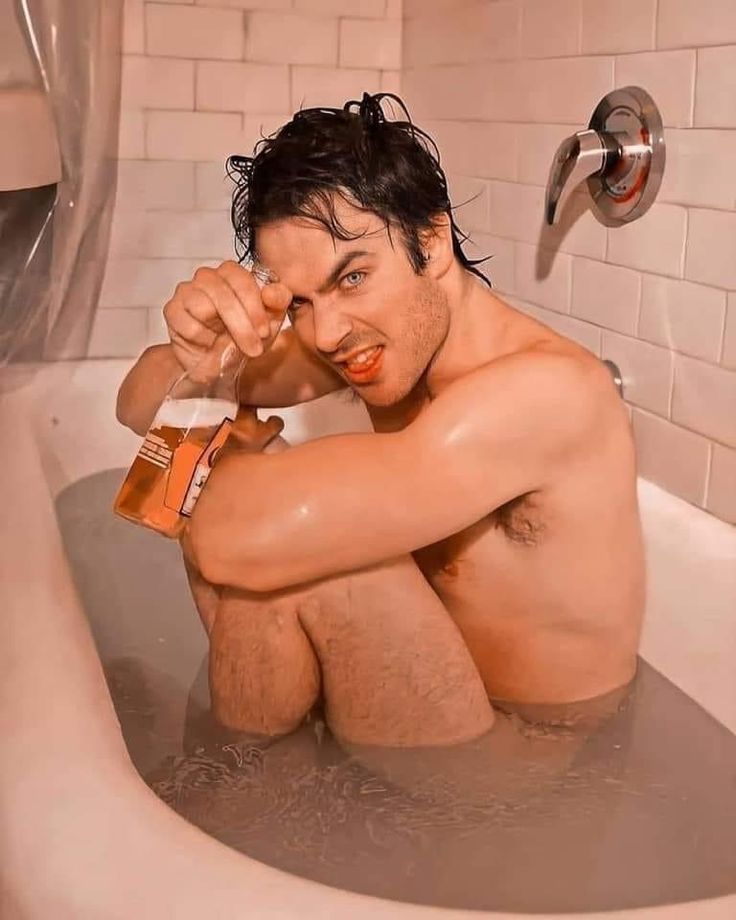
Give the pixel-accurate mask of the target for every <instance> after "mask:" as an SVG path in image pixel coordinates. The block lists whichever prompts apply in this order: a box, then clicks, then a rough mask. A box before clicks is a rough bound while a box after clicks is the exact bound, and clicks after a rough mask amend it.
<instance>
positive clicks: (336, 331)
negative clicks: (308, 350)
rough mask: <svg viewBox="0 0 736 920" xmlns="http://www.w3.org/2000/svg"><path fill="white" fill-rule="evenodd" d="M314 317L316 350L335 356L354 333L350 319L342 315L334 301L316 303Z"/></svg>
mask: <svg viewBox="0 0 736 920" xmlns="http://www.w3.org/2000/svg"><path fill="white" fill-rule="evenodd" d="M312 316H313V319H314V346H315V348H316V349H317V350H318V351H321V352H323V353H324V354H326V355H330V354H333V353H334V352H336V351H337V350H338V348H339V347H340V344H341V342H343V341H344V339H345V338H346V336H348V335H350V332H351V331H352V328H353V326H352V323H351V322H350V319H349V318H348V317H347V316H344V315H343V314H342V313H340V311H339V309H338V308H337V306H336V305H335V303H334V301H333V302H330V301H315V302H314V304H313V310H312Z"/></svg>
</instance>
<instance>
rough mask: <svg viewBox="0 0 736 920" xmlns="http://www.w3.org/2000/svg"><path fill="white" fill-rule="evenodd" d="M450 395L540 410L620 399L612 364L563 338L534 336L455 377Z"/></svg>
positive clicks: (593, 407)
mask: <svg viewBox="0 0 736 920" xmlns="http://www.w3.org/2000/svg"><path fill="white" fill-rule="evenodd" d="M446 392H447V395H448V396H450V394H451V393H452V396H453V398H454V399H455V400H457V399H462V398H463V397H464V396H466V397H469V398H470V399H471V400H472V402H474V403H476V404H478V405H479V406H482V405H486V406H487V407H489V408H490V407H491V406H492V407H494V411H499V409H503V407H506V411H513V412H514V413H516V414H518V413H524V412H529V413H532V414H533V415H535V416H538V415H550V414H551V415H552V416H561V415H568V416H569V415H570V414H571V413H573V414H575V415H576V416H577V418H578V419H579V420H584V419H585V417H586V413H587V412H590V413H594V412H596V411H600V410H601V409H602V408H604V407H605V406H611V407H613V406H616V405H617V404H618V403H619V402H620V400H619V398H618V392H617V390H616V388H615V386H614V383H613V379H612V377H611V374H610V372H609V370H608V368H607V367H606V366H605V365H604V364H603V362H602V361H600V360H599V359H598V358H597V357H596V356H595V355H593V354H592V353H591V352H589V351H588V350H587V349H585V348H583V347H582V346H579V345H577V344H576V343H574V342H570V341H568V340H566V339H563V338H561V337H557V336H555V337H553V338H547V337H545V338H541V339H538V340H533V341H530V342H529V343H528V344H527V345H526V346H525V347H523V348H520V349H518V350H515V351H513V352H510V353H508V354H505V355H503V356H501V357H499V358H496V359H494V360H492V361H489V362H488V363H486V364H483V365H480V366H479V367H477V368H475V369H474V370H472V371H470V372H469V373H467V374H465V375H463V376H462V377H460V378H458V379H457V380H455V381H454V382H453V383H452V384H451V385H450V386H449V387H448V388H447V391H446Z"/></svg>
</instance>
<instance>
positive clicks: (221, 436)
mask: <svg viewBox="0 0 736 920" xmlns="http://www.w3.org/2000/svg"><path fill="white" fill-rule="evenodd" d="M222 338H223V339H224V340H225V343H224V346H221V347H219V348H218V347H217V343H216V344H215V348H214V349H213V351H212V353H210V354H208V355H206V356H205V358H204V359H203V360H202V361H201V362H200V363H199V364H198V365H197V366H196V367H195V368H194V369H193V370H190V371H189V372H187V373H184V374H182V376H181V377H179V378H178V379H177V380H176V381H175V382H174V384H173V385H172V387H171V388H170V389H169V391H168V393H167V394H166V396H165V397H164V400H163V402H162V403H161V405H160V407H159V409H158V411H157V412H156V415H155V417H154V419H153V421H152V422H151V427H150V428H149V430H148V434H147V435H146V437H145V439H144V441H143V444H142V445H141V448H140V450H139V451H138V454H137V456H136V458H135V460H134V461H133V464H132V466H131V467H130V470H129V471H128V475H127V476H126V477H125V481H124V482H123V484H122V486H121V488H120V491H119V492H118V495H117V498H116V499H115V504H114V506H113V508H114V511H115V513H116V514H119V515H120V516H121V517H124V518H126V520H128V521H132V522H133V523H135V524H141V525H142V526H144V527H150V528H151V529H152V530H155V531H157V532H158V533H160V534H163V535H164V536H166V537H171V538H176V537H178V536H179V535H180V534H181V532H182V530H183V529H184V525H185V523H186V520H187V518H189V517H190V516H191V514H192V511H193V509H194V505H195V503H196V501H197V498H198V497H199V494H200V492H201V491H202V488H203V487H204V484H205V482H206V481H207V477H208V476H209V474H210V470H211V469H212V465H213V463H214V459H215V455H216V453H217V451H218V450H219V448H220V447H222V445H223V444H224V443H225V441H226V440H227V437H228V435H229V433H230V429H231V428H232V425H233V422H234V421H235V417H236V415H237V412H238V404H239V400H238V377H239V374H240V370H241V368H242V366H243V364H244V360H245V359H244V357H243V355H242V353H241V352H240V351H238V349H237V348H236V346H235V344H234V343H233V342H232V341H231V340H230V338H229V337H228V336H223V337H222Z"/></svg>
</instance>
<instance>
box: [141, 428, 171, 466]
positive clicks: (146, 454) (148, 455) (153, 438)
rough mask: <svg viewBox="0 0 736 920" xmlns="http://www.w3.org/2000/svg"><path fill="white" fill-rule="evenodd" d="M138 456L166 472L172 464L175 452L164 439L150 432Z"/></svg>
mask: <svg viewBox="0 0 736 920" xmlns="http://www.w3.org/2000/svg"><path fill="white" fill-rule="evenodd" d="M138 456H139V457H140V458H141V459H143V460H148V462H149V463H153V465H154V466H160V467H161V469H164V470H165V469H166V468H167V467H168V466H169V464H170V463H171V458H172V457H173V456H174V451H173V450H172V449H171V447H170V446H169V445H168V444H167V443H166V441H164V439H163V438H160V437H159V436H158V435H157V434H152V433H151V432H150V431H149V432H148V434H147V435H146V439H145V440H144V442H143V444H142V445H141V449H140V450H139V451H138Z"/></svg>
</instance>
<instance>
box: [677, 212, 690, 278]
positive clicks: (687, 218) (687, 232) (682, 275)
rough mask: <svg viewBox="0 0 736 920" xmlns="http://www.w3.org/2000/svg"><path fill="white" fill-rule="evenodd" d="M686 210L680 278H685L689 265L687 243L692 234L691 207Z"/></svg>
mask: <svg viewBox="0 0 736 920" xmlns="http://www.w3.org/2000/svg"><path fill="white" fill-rule="evenodd" d="M684 211H685V233H684V234H683V237H682V252H681V253H680V274H679V276H678V277H679V278H681V279H683V280H685V270H686V267H687V244H688V242H689V236H690V208H684Z"/></svg>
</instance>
